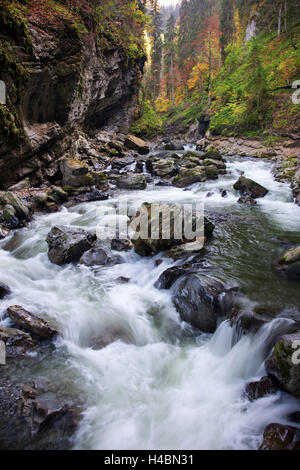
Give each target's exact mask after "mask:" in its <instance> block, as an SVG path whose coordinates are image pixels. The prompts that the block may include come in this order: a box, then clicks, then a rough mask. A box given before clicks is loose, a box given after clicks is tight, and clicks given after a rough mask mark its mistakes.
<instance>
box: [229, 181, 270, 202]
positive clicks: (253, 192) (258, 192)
mask: <svg viewBox="0 0 300 470" xmlns="http://www.w3.org/2000/svg"><path fill="white" fill-rule="evenodd" d="M233 187H234V189H236V190H237V191H239V192H240V194H241V195H245V194H246V195H248V196H250V197H252V198H254V199H255V198H258V197H264V196H265V195H266V194H268V192H269V191H268V190H267V189H266V188H264V187H263V186H261V185H260V184H258V183H256V182H255V181H253V180H251V179H250V178H246V177H245V176H240V177H239V179H238V180H237V181H236V183H234V185H233Z"/></svg>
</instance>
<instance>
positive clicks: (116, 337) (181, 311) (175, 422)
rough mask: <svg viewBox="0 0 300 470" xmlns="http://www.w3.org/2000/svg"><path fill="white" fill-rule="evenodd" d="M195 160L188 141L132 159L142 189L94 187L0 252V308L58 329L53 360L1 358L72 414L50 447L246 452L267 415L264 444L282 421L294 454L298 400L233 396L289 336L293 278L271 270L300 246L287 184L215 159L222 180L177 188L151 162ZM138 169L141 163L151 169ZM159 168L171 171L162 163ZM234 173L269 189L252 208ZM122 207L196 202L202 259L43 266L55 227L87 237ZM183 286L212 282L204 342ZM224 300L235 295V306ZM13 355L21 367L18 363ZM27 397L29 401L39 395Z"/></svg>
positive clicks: (132, 257)
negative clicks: (206, 222)
mask: <svg viewBox="0 0 300 470" xmlns="http://www.w3.org/2000/svg"><path fill="white" fill-rule="evenodd" d="M167 145H168V144H167ZM161 152H165V153H164V156H162V155H161ZM174 153H175V154H177V158H176V157H174ZM188 153H189V156H188V159H187V157H186V154H188ZM191 153H192V154H191ZM203 156H204V155H203V153H202V152H197V151H196V150H195V147H194V146H192V145H189V146H185V147H183V149H181V150H176V151H175V150H172V149H170V150H163V149H161V148H160V149H156V150H155V151H151V152H150V153H149V154H147V155H140V157H139V161H138V162H134V169H135V168H136V166H137V168H138V170H139V171H142V173H136V174H137V175H139V176H140V175H142V176H143V177H144V178H145V180H146V187H145V186H144V189H142V188H134V187H133V188H132V189H131V190H130V189H129V188H126V189H123V188H122V187H117V185H116V184H114V188H113V185H112V187H111V188H110V187H108V188H107V189H106V192H108V193H109V194H108V195H109V199H108V200H106V201H104V200H102V201H101V200H94V201H93V200H91V201H90V202H88V200H82V201H80V200H77V201H74V200H71V201H69V202H67V201H65V202H62V203H61V204H60V205H57V206H56V209H55V211H53V212H52V209H51V210H49V211H48V213H47V212H45V211H44V214H43V215H39V213H36V214H35V215H33V220H32V221H31V222H29V224H28V225H27V227H25V228H23V229H19V230H18V231H16V232H14V233H15V235H13V232H12V233H11V234H10V235H9V236H8V237H7V238H6V239H4V240H3V242H2V243H1V249H0V257H1V266H3V267H5V269H3V270H1V280H2V282H3V283H5V284H6V285H7V286H9V287H10V293H8V295H7V296H6V297H4V298H3V300H1V312H2V313H5V312H6V310H7V308H8V307H10V306H11V305H22V306H23V307H24V308H25V309H26V310H27V311H29V312H32V313H34V314H35V315H37V316H38V317H41V318H43V319H45V320H47V321H48V322H49V324H50V325H51V326H52V327H53V328H55V329H57V331H59V332H60V334H61V339H60V340H59V341H58V342H55V344H54V346H55V347H54V349H53V351H52V352H50V353H49V349H48V346H47V347H46V345H45V347H46V349H45V350H44V349H43V351H44V353H43V354H42V351H41V350H40V349H39V347H37V348H36V350H35V354H36V355H35V359H33V358H30V355H29V356H28V355H25V360H26V364H27V367H25V368H24V367H23V368H21V367H19V368H18V369H15V365H14V364H16V363H14V362H12V359H10V360H9V361H10V362H8V365H7V367H8V368H9V367H10V365H11V366H12V367H14V373H15V374H16V371H17V377H18V381H19V382H21V383H22V384H23V386H24V385H30V384H31V383H32V380H34V379H36V378H39V379H41V378H43V379H44V380H45V379H46V387H45V384H44V389H46V391H47V387H49V382H50V383H52V384H55V386H54V395H55V396H56V401H58V402H59V404H60V406H59V407H60V408H63V407H64V406H65V405H66V404H69V406H71V408H73V407H74V406H75V411H76V409H77V413H75V415H78V414H79V427H77V431H76V432H75V433H74V432H71V433H69V434H68V436H69V437H71V441H70V440H68V443H66V441H63V442H62V443H61V445H62V446H66V447H67V446H72V447H75V448H83V449H101V448H106V449H108V448H110V449H113V448H114V449H116V448H118V449H134V448H136V449H140V448H144V449H146V448H157V449H159V448H178V449H181V448H182V449H183V448H186V449H194V448H197V449H199V448H200V449H202V448H203V449H211V448H214V449H217V448H218V449H219V448H220V449H225V448H226V449H249V448H251V449H255V448H258V447H259V446H260V445H262V442H263V431H264V429H265V428H266V427H267V426H268V425H270V424H272V423H271V421H270V416H271V420H272V422H275V423H277V424H276V426H277V427H276V429H275V431H276V432H275V434H273V435H275V436H276V438H274V439H273V441H272V442H271V443H270V440H269V442H268V443H267V439H269V434H268V429H267V430H266V438H265V440H264V444H263V445H264V446H266V447H267V446H269V447H270V446H271V445H279V446H281V448H287V446H288V445H290V444H288V443H287V442H280V438H279V441H277V440H276V439H278V436H279V435H280V432H281V430H282V429H283V428H281V427H280V426H283V427H285V428H284V429H285V430H287V429H288V430H289V432H290V433H292V436H293V439H294V440H295V442H296V444H295V443H294V444H293V445H294V446H295V445H298V444H297V442H298V441H297V439H298V438H297V427H298V424H297V422H296V421H295V417H291V416H290V414H291V413H294V412H296V411H298V407H299V401H298V398H296V397H294V396H293V395H291V394H289V393H287V392H286V385H284V384H282V385H280V386H279V385H278V383H280V382H276V385H275V388H274V384H273V383H271V388H269V389H268V387H267V388H266V390H267V395H265V394H263V395H264V396H261V397H260V398H258V399H256V400H252V399H251V400H250V399H249V398H247V397H245V394H244V391H245V387H246V385H247V383H250V382H252V383H253V382H254V383H257V382H259V381H260V379H261V377H264V376H265V375H266V373H267V371H266V368H265V366H264V360H265V359H266V358H267V357H268V356H269V354H270V353H272V349H273V346H274V344H275V343H277V342H278V341H279V339H280V338H282V337H283V336H284V335H285V334H286V333H293V334H295V333H296V332H297V331H298V329H299V328H298V322H299V311H298V305H299V301H300V299H299V289H298V281H291V280H289V279H287V278H286V277H285V276H283V277H282V276H281V275H279V274H278V273H277V272H276V269H275V265H276V262H277V260H278V259H279V257H280V256H281V254H282V253H283V252H284V251H286V250H287V249H289V248H291V247H293V246H295V245H297V244H299V243H300V239H299V233H298V227H299V222H300V213H299V208H298V207H297V206H296V205H295V204H293V203H292V202H291V193H290V191H289V188H288V185H287V184H286V183H280V182H276V181H275V180H274V179H273V178H272V175H271V172H270V169H271V164H270V162H269V160H267V159H266V160H265V159H260V160H253V159H252V158H249V157H242V158H241V157H236V156H228V155H227V156H225V160H226V163H225V165H226V171H225V172H224V171H223V172H220V173H219V174H218V178H216V177H214V178H213V179H206V178H205V180H203V181H202V182H201V181H199V182H194V183H193V184H192V185H189V184H188V185H187V187H183V188H182V187H177V186H174V185H173V186H172V185H171V182H172V181H173V179H174V178H176V175H175V176H174V174H173V172H172V171H170V173H171V174H170V175H168V174H167V175H166V174H165V171H166V167H164V166H163V165H162V163H159V162H160V161H161V160H164V159H166V160H168V159H169V158H170V157H172V158H171V160H172V162H176V161H177V160H178V159H180V161H184V160H185V165H186V164H187V162H188V161H189V165H190V164H191V166H192V168H190V169H195V168H197V167H200V168H199V172H200V170H201V172H200V173H201V175H202V177H203V169H204V168H205V167H206V166H205V164H204V163H203V162H204V161H205V160H207V159H206V158H203ZM157 158H158V159H157ZM118 159H120V160H121V161H122V160H124V156H122V157H121V156H118V157H116V162H117V161H118ZM125 160H126V158H125ZM223 160H224V157H222V159H219V160H215V164H214V165H212V166H216V168H217V165H219V166H220V164H221V166H223V164H224V162H223ZM147 161H149V162H152V166H151V165H150V166H149V165H148V168H149V170H147V166H146V164H145V163H146V162H147ZM168 161H169V160H168ZM140 162H142V163H143V165H142V167H141V165H140ZM125 163H126V165H124V166H123V164H124V161H123V162H122V166H121V168H122V169H125V172H123V170H122V169H121V168H120V170H118V175H119V177H121V178H128V173H129V174H132V173H134V171H133V170H134V169H133V167H132V166H131V165H132V163H130V161H129V160H126V161H125ZM199 164H200V165H199ZM207 166H211V162H210V165H207ZM167 167H168V170H170V168H171V167H170V163H169V164H168V165H167ZM181 168H182V166H181ZM184 168H185V167H184ZM126 169H127V172H128V173H127V174H126ZM178 169H179V171H180V168H178ZM220 170H221V168H220ZM110 171H111V170H110V169H108V175H107V176H108V180H107V181H108V183H107V184H108V185H110V184H112V183H113V182H114V181H116V180H115V177H113V178H112V179H110ZM113 171H114V172H115V171H116V169H114V170H113ZM157 171H159V173H160V175H159V174H156V172H157ZM161 172H163V174H162V173H161ZM167 173H168V172H167ZM241 173H243V175H244V176H245V177H247V178H251V179H252V180H254V181H256V182H257V183H259V184H260V185H262V186H263V187H265V188H266V189H267V191H268V193H267V194H266V195H265V196H264V197H263V198H258V199H256V201H257V203H256V204H255V205H253V206H252V205H250V206H249V205H247V204H238V200H239V199H240V197H241V194H239V191H238V190H235V189H234V188H233V185H234V184H235V183H236V182H237V181H238V180H239V178H240V176H241ZM111 174H113V173H111ZM122 175H123V176H122ZM121 186H122V185H121ZM76 191H80V189H79V188H77V189H76ZM98 191H100V192H102V191H101V190H100V189H98ZM86 194H88V193H86ZM83 196H84V193H82V197H83ZM72 197H74V196H72ZM76 197H78V196H76ZM120 198H126V199H128V202H129V205H130V207H134V208H136V209H137V208H139V207H140V206H141V204H142V203H143V202H146V201H148V202H160V201H161V202H164V203H172V204H174V203H175V204H178V205H182V204H183V203H186V202H193V203H195V202H196V201H199V202H204V203H205V208H206V215H207V217H209V218H210V219H211V221H212V222H213V224H214V230H213V236H212V237H210V238H209V240H208V241H207V242H206V244H205V247H204V248H205V249H204V251H203V250H201V251H200V252H198V253H194V254H193V255H192V258H191V257H190V255H189V256H188V257H189V258H191V259H190V260H189V262H188V264H187V257H186V253H181V254H180V255H179V258H177V255H178V252H177V253H176V259H175V260H173V259H172V257H170V256H166V254H167V252H161V251H160V250H159V249H158V251H157V252H156V253H155V254H152V255H151V256H140V255H139V254H137V253H136V252H135V251H134V250H133V248H130V249H129V250H128V251H121V252H120V251H116V250H115V249H112V254H113V255H114V256H115V255H118V256H121V257H122V262H121V263H120V261H119V262H117V263H115V261H116V260H114V263H113V264H112V265H111V264H107V265H105V266H104V265H94V266H89V265H85V264H82V263H78V262H77V261H76V262H73V263H68V264H65V265H63V266H59V265H56V264H53V262H51V261H50V259H49V257H48V247H47V244H46V241H45V240H46V238H49V237H48V234H49V232H50V231H51V229H52V228H53V227H54V226H57V225H58V226H61V225H64V226H67V227H68V228H69V229H70V230H71V231H73V232H74V230H75V231H76V230H78V229H84V230H85V231H88V232H89V233H90V232H91V233H94V232H95V230H96V227H97V224H98V223H99V220H98V216H97V214H98V215H99V209H101V208H103V207H107V205H108V204H112V205H113V206H114V207H115V206H116V204H117V202H118V200H119V199H120ZM69 203H70V205H69ZM57 209H59V210H58V211H57ZM109 248H110V249H111V247H109ZM167 251H168V250H167ZM207 280H208V283H207ZM205 282H206V283H205ZM182 283H185V288H186V289H191V295H192V292H193V291H195V289H196V290H197V289H200V286H201V289H200V291H199V292H203V289H205V292H207V294H209V292H210V291H209V289H210V288H211V287H212V286H214V290H213V295H214V299H215V301H214V306H213V310H211V315H212V316H213V318H215V319H216V324H214V325H212V324H211V323H209V325H208V326H206V327H207V328H208V330H207V332H205V333H204V332H203V331H202V332H201V328H204V326H203V325H204V324H203V323H201V328H200V330H199V319H198V320H197V322H196V321H195V319H194V320H193V319H192V321H191V317H189V307H188V306H187V305H186V299H184V298H182V296H181V295H180V292H181V289H180V286H181V285H182ZM197 292H198V291H197ZM207 294H206V295H207ZM224 294H226V299H227V301H226V302H224V303H222V304H220V301H219V300H218V295H221V298H224ZM228 294H230V298H232V297H233V298H234V300H233V302H234V307H235V309H234V310H232V307H233V305H232V303H231V302H232V300H231V301H230V302H229V303H228V301H229V296H228ZM201 295H202V294H201ZM210 295H211V294H210ZM200 298H201V302H200V303H199V302H195V303H194V308H196V309H197V312H198V311H199V313H198V315H199V314H201V311H202V308H200V306H201V305H202V306H203V305H205V303H204V304H203V302H204V301H205V296H204V297H203V298H202V297H201V296H200ZM224 299H225V298H224ZM221 307H222V308H221ZM3 322H4V323H3ZM195 325H196V326H195ZM197 325H198V327H197ZM8 326H12V325H11V323H9V319H7V318H6V319H4V317H3V316H2V322H1V328H3V327H5V328H6V327H8ZM52 347H53V346H52ZM50 351H51V349H50ZM23 360H24V359H19V361H21V362H19V363H20V365H21V364H22V361H23ZM14 361H16V359H14ZM17 361H18V360H17ZM49 364H51V367H50V366H49ZM268 371H269V372H268V373H270V375H271V376H272V377H273V373H272V372H271V369H268ZM19 374H20V375H19ZM277 380H279V381H280V377H279V378H278V379H277ZM47 384H48V385H47ZM31 387H32V385H31ZM57 387H58V390H57ZM257 387H258V389H259V390H261V385H257V384H256V385H252V386H251V387H250V388H251V389H253V388H254V390H256V391H255V392H254V394H256V395H257V394H259V393H261V392H258V391H257ZM48 392H49V390H48ZM20 393H22V392H20ZM25 393H26V391H25ZM32 393H34V392H32ZM39 393H40V392H39ZM293 393H294V392H293ZM79 397H80V400H79V402H78V399H79ZM4 398H5V397H4ZM20 398H21V397H20ZM32 400H33V401H38V400H39V396H37V397H36V398H34V397H33V398H32ZM137 403H139V406H137ZM31 406H34V407H36V406H37V405H35V404H33V405H31ZM56 407H57V405H56ZM59 407H58V408H59ZM76 407H77V408H76ZM245 407H246V409H247V413H245V412H244V410H245ZM50 409H51V408H50ZM295 416H296V415H295ZM6 422H7V421H6ZM199 423H200V424H201V426H200V427H199ZM228 423H231V424H230V426H228ZM287 427H290V428H292V429H290V428H287ZM2 429H3V431H5V427H4V428H2ZM67 429H68V428H67ZM153 429H155V430H156V431H155V433H153V432H152V430H153ZM172 429H174V432H171V431H170V430H172ZM202 429H203V432H202ZM295 429H296V430H295ZM204 430H205V432H204ZM271 431H272V432H274V429H273V428H271ZM292 441H293V440H292ZM52 442H54V447H55V445H56V446H58V445H59V444H58V443H57V442H56V443H55V439H54V441H52ZM278 442H279V443H278ZM21 445H22V444H21ZM32 445H33V446H34V445H35V446H36V448H40V447H42V446H43V445H44V444H43V441H39V442H38V441H36V442H35V443H33V444H32ZM39 446H40V447H39Z"/></svg>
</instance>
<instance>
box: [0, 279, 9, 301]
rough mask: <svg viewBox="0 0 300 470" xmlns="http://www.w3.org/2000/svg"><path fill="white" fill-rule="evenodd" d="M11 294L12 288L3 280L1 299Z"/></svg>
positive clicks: (1, 283) (0, 290) (0, 291)
mask: <svg viewBox="0 0 300 470" xmlns="http://www.w3.org/2000/svg"><path fill="white" fill-rule="evenodd" d="M9 294H11V290H10V288H9V287H8V286H7V285H6V284H3V282H0V299H3V298H4V297H6V296H7V295H9Z"/></svg>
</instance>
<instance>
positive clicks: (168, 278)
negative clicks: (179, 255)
mask: <svg viewBox="0 0 300 470" xmlns="http://www.w3.org/2000/svg"><path fill="white" fill-rule="evenodd" d="M190 269H191V268H187V267H184V266H172V268H168V269H166V270H165V271H164V272H163V273H162V274H161V275H160V276H159V278H158V280H157V281H156V283H155V284H154V285H155V287H156V288H157V289H171V287H172V285H173V284H174V283H175V282H176V281H177V279H179V278H180V277H181V276H183V275H184V274H187V273H188V272H196V271H193V270H192V271H190Z"/></svg>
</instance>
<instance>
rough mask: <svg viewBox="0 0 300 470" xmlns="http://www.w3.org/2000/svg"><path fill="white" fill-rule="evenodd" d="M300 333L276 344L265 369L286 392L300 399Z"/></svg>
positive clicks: (285, 337)
mask: <svg viewBox="0 0 300 470" xmlns="http://www.w3.org/2000/svg"><path fill="white" fill-rule="evenodd" d="M299 350H300V333H292V334H287V335H284V336H282V337H281V339H280V340H279V341H278V342H277V343H276V344H275V346H274V351H273V353H272V354H271V355H270V356H269V357H268V358H267V359H266V361H265V368H266V371H267V374H268V375H269V377H271V378H272V379H274V380H275V381H276V383H278V384H279V386H280V387H281V388H282V389H283V390H285V391H286V392H289V393H291V394H292V395H294V396H295V397H297V398H300V367H299V364H300V352H299Z"/></svg>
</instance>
